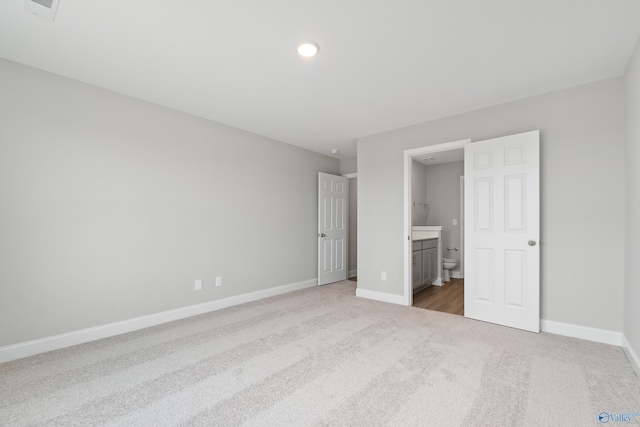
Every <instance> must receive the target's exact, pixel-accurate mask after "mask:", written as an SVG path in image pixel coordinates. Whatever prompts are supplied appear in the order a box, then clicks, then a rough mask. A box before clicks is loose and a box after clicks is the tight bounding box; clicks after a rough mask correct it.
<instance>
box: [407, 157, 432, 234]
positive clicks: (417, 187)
mask: <svg viewBox="0 0 640 427" xmlns="http://www.w3.org/2000/svg"><path fill="white" fill-rule="evenodd" d="M411 162H412V163H411V201H412V202H413V203H427V166H425V165H423V164H422V163H420V162H417V161H415V160H412V161H411ZM429 217H431V213H429ZM427 219H428V218H427V211H426V209H425V207H424V206H423V205H413V206H412V207H411V225H427Z"/></svg>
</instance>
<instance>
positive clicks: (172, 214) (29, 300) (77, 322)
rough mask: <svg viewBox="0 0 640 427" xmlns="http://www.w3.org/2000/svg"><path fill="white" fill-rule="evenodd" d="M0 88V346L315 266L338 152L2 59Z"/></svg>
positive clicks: (286, 277) (313, 272) (239, 289)
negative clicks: (322, 202)
mask: <svg viewBox="0 0 640 427" xmlns="http://www.w3.org/2000/svg"><path fill="white" fill-rule="evenodd" d="M0 94H1V96H0V236H1V237H0V325H1V326H0V332H1V333H0V346H6V345H9V344H14V343H20V342H24V341H27V340H33V339H37V338H42V337H48V336H52V335H54V334H60V333H64V332H69V331H75V330H79V329H82V328H88V327H93V326H98V325H103V324H107V323H110V322H116V321H120V320H123V319H129V318H133V317H136V316H142V315H147V314H152V313H157V312H161V311H164V310H169V309H174V308H179V307H184V306H189V305H192V304H197V303H202V302H207V301H212V300H217V299H221V298H224V297H230V296H235V295H240V294H245V293H248V292H253V291H258V290H264V289H268V288H273V287H276V286H280V285H286V284H292V283H298V282H301V281H306V280H310V279H314V278H316V277H317V235H316V233H317V187H318V184H317V179H318V178H317V174H318V172H319V171H323V172H328V173H334V174H336V173H338V170H339V162H338V160H337V159H333V158H330V157H327V156H322V155H320V154H316V153H312V152H310V151H306V150H303V149H300V148H297V147H293V146H290V145H286V144H283V143H280V142H277V141H273V140H269V139H267V138H264V137H261V136H258V135H255V134H251V133H248V132H244V131H240V130H237V129H233V128H230V127H227V126H223V125H220V124H217V123H214V122H211V121H207V120H204V119H200V118H197V117H194V116H190V115H187V114H183V113H180V112H177V111H174V110H169V109H167V108H163V107H159V106H156V105H153V104H149V103H146V102H142V101H139V100H136V99H133V98H129V97H125V96H122V95H119V94H116V93H113V92H109V91H106V90H102V89H99V88H96V87H92V86H89V85H85V84H82V83H79V82H76V81H72V80H69V79H66V78H62V77H59V76H56V75H53V74H49V73H46V72H42V71H39V70H35V69H33V68H29V67H25V66H22V65H18V64H15V63H12V62H8V61H5V60H0ZM218 275H221V276H224V285H223V286H222V287H219V288H216V287H214V286H213V283H214V278H215V276H218ZM195 279H204V290H202V291H199V292H195V291H194V280H195Z"/></svg>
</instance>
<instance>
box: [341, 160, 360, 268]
mask: <svg viewBox="0 0 640 427" xmlns="http://www.w3.org/2000/svg"><path fill="white" fill-rule="evenodd" d="M357 165H358V163H357V158H356V157H352V158H349V159H341V160H340V174H342V175H344V174H350V173H357V172H358V169H357ZM348 268H349V275H351V274H356V273H357V270H358V178H349V267H348Z"/></svg>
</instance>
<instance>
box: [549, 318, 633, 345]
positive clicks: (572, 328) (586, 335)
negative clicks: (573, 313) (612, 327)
mask: <svg viewBox="0 0 640 427" xmlns="http://www.w3.org/2000/svg"><path fill="white" fill-rule="evenodd" d="M540 330H541V331H542V332H548V333H550V334H556V335H564V336H566V337H574V338H581V339H583V340H588V341H595V342H600V343H603V344H610V345H617V346H620V345H622V332H615V331H609V330H607V329H598V328H590V327H588V326H580V325H572V324H569V323H562V322H554V321H553V320H544V319H542V320H540Z"/></svg>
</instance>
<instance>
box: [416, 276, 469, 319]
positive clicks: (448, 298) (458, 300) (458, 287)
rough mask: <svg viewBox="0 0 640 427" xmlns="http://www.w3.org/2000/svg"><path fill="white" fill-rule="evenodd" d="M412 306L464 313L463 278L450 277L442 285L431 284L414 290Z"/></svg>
mask: <svg viewBox="0 0 640 427" xmlns="http://www.w3.org/2000/svg"><path fill="white" fill-rule="evenodd" d="M413 306H414V307H418V308H426V309H429V310H435V311H443V312H445V313H451V314H459V315H461V316H462V315H464V279H451V280H450V281H448V282H445V284H444V285H443V286H434V285H431V286H429V287H428V288H426V289H423V290H421V291H418V292H416V293H415V294H413Z"/></svg>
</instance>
